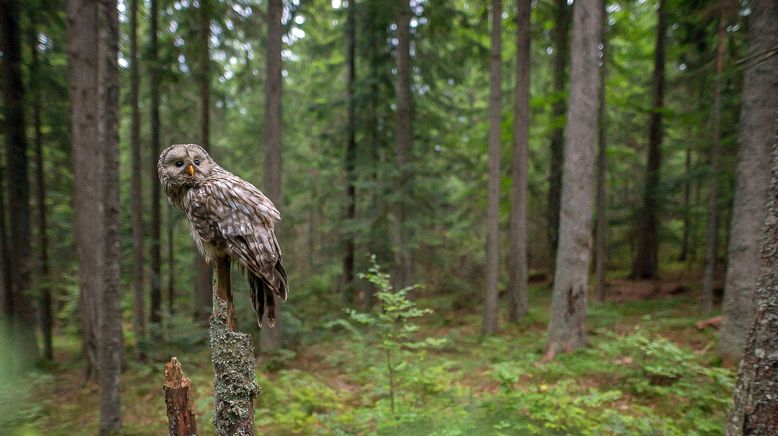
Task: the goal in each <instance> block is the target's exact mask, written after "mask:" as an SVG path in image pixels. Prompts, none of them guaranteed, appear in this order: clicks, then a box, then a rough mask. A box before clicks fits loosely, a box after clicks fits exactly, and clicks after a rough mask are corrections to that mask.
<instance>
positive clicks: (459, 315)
mask: <svg viewBox="0 0 778 436" xmlns="http://www.w3.org/2000/svg"><path fill="white" fill-rule="evenodd" d="M695 283H696V280H695ZM693 288H694V286H692V285H691V284H690V283H685V281H684V279H683V278H679V277H676V278H675V279H671V280H667V281H663V282H659V283H657V284H656V285H655V284H652V283H633V282H627V281H623V280H613V281H612V282H611V283H610V287H609V288H608V301H606V302H602V303H600V302H590V305H589V314H588V315H589V316H588V332H589V338H590V344H589V347H587V348H585V349H583V350H580V351H577V352H575V353H571V354H566V355H559V356H557V358H556V359H555V360H554V361H552V362H550V363H547V364H540V363H539V362H540V359H541V357H542V355H543V351H544V350H543V347H544V344H545V333H546V327H547V322H548V306H549V304H550V290H549V289H548V286H547V285H544V284H540V285H537V286H535V287H533V288H532V289H531V293H530V303H531V304H530V307H532V309H531V310H530V313H529V315H528V316H527V317H526V318H525V319H524V320H523V321H522V322H521V323H519V324H517V325H509V324H506V323H503V324H501V326H502V328H501V330H500V333H499V334H497V335H494V336H489V337H485V338H484V337H481V335H480V322H481V319H480V308H479V307H469V308H468V309H460V310H456V311H453V310H452V309H451V307H452V306H454V304H453V302H452V301H451V299H450V298H447V297H444V296H432V297H424V298H419V299H418V300H417V301H416V303H417V304H418V305H419V306H420V307H423V308H430V309H432V310H433V311H434V313H433V314H431V315H428V316H426V317H425V318H423V319H422V320H421V321H420V322H419V324H420V327H421V328H420V330H419V331H418V332H416V335H417V336H418V337H419V338H425V337H431V338H438V339H445V342H444V343H443V344H441V345H438V346H435V347H432V348H429V349H427V350H417V351H413V350H410V351H406V352H403V353H402V354H400V355H396V356H393V359H394V361H393V362H391V363H392V365H393V369H394V372H393V374H394V377H395V384H394V389H392V390H391V391H393V392H394V402H393V403H394V404H392V401H391V396H392V395H391V394H392V392H391V391H390V387H389V383H388V377H387V374H388V373H387V369H386V368H387V361H386V356H385V354H384V353H383V352H381V350H380V348H379V344H378V343H377V342H376V339H375V337H374V335H370V334H363V333H364V329H361V328H360V327H358V326H354V325H352V324H350V323H347V322H342V323H331V324H330V325H329V327H324V326H318V327H319V328H318V332H312V333H310V336H312V337H313V339H309V340H307V341H303V343H302V344H301V345H300V346H299V347H297V348H296V349H294V350H285V351H284V352H282V353H280V354H279V355H277V356H276V357H275V358H274V359H272V360H271V361H268V362H265V363H263V364H262V365H260V368H259V369H258V372H257V378H258V381H259V383H260V384H261V385H262V393H261V395H260V397H259V400H258V401H257V402H256V404H255V407H256V410H255V417H256V422H257V425H258V426H259V427H260V428H261V429H262V433H266V434H312V433H320V434H364V433H372V432H377V433H381V434H406V435H407V434H420V435H422V434H423V435H426V434H440V435H454V434H531V433H535V434H569V433H573V434H603V433H605V434H636V433H640V434H687V433H689V432H698V433H702V434H709V433H710V434H719V433H723V425H724V422H725V417H726V413H727V409H728V408H729V403H730V397H731V389H732V384H733V381H734V371H733V369H732V368H726V367H722V364H721V362H720V360H719V359H718V358H717V356H716V353H715V349H716V343H717V332H716V331H715V330H714V329H713V328H710V327H708V328H706V329H702V330H700V329H698V328H697V327H695V322H697V321H699V320H701V319H704V318H707V316H704V315H703V314H702V313H701V311H700V309H699V304H698V301H699V293H698V292H697V291H696V290H695V289H693ZM246 327H247V326H244V328H246ZM190 328H191V326H190ZM186 331H187V330H186V329H183V328H182V329H181V330H180V332H186ZM176 338H177V339H176V341H169V342H168V343H167V344H165V345H160V346H158V348H157V349H155V350H152V351H151V352H150V361H149V362H148V363H136V362H133V361H132V359H130V358H129V357H131V356H128V359H127V365H126V369H125V371H124V373H123V380H122V382H123V397H122V407H123V425H124V430H123V433H124V434H133V435H134V434H165V432H166V417H165V410H164V409H165V406H164V400H163V397H162V368H163V365H164V362H165V361H166V360H168V359H169V358H170V356H172V355H176V356H177V357H178V359H179V360H180V361H181V362H182V365H183V367H184V371H185V373H186V375H187V376H188V377H190V378H191V380H192V385H193V386H194V388H195V390H196V392H195V404H196V409H197V411H198V422H197V424H198V429H199V430H200V434H213V425H212V424H211V418H212V416H213V415H212V413H213V412H212V410H213V399H212V368H211V366H210V360H209V352H208V349H207V346H206V344H205V343H204V341H203V337H202V334H201V333H190V334H189V335H188V336H187V335H186V334H178V335H177V336H176ZM55 348H56V349H57V350H58V352H57V356H56V359H55V363H54V364H53V365H52V366H51V367H49V368H46V369H43V370H40V371H38V372H36V373H35V374H34V376H32V377H30V378H29V380H28V381H27V382H25V383H23V384H19V385H17V386H16V387H15V389H13V390H12V391H13V395H11V393H8V394H7V395H4V396H3V398H5V399H8V398H13V403H12V404H13V407H11V408H7V407H3V409H4V410H15V412H14V413H11V414H9V416H6V417H5V418H4V420H6V422H5V423H3V422H2V421H0V428H2V427H5V428H13V429H15V430H14V431H13V432H12V434H21V435H28V434H29V435H37V434H45V435H73V434H96V429H97V420H98V390H97V387H96V386H95V385H93V384H86V385H85V384H84V383H83V381H82V380H83V373H82V371H83V369H82V361H81V357H80V355H79V354H80V353H79V342H78V339H77V337H76V336H74V335H60V336H57V340H56V342H55ZM12 391H8V390H7V392H12ZM1 399H2V398H0V400H1ZM22 399H26V401H25V400H22ZM0 406H8V405H2V404H0ZM4 434H7V433H4Z"/></svg>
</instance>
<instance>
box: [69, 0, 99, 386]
mask: <svg viewBox="0 0 778 436" xmlns="http://www.w3.org/2000/svg"><path fill="white" fill-rule="evenodd" d="M66 11H67V24H68V84H69V97H70V116H71V120H70V123H71V126H70V130H71V143H72V147H73V154H72V159H73V210H74V212H75V220H74V225H73V227H74V229H73V230H74V240H75V245H76V257H77V259H78V277H79V298H78V300H79V311H80V314H81V337H82V340H83V348H84V357H85V362H84V373H85V377H86V379H87V380H97V334H98V315H97V314H98V308H99V304H100V302H99V299H100V297H101V295H102V290H103V289H102V286H103V277H102V275H101V272H102V271H103V262H104V260H105V259H104V257H103V249H104V247H105V241H104V239H103V235H104V234H105V220H104V219H103V215H102V214H101V213H100V205H101V203H102V201H103V197H102V189H101V188H102V186H103V183H102V182H103V181H102V180H101V176H102V166H103V162H101V160H100V157H101V156H102V149H101V147H100V136H99V132H98V125H97V120H98V119H99V112H98V110H99V108H98V104H97V103H98V95H97V83H98V82H97V68H98V44H97V40H98V35H97V22H98V21H97V4H96V0H91V1H89V2H83V1H80V0H69V1H68V2H66Z"/></svg>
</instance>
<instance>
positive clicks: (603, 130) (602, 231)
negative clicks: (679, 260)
mask: <svg viewBox="0 0 778 436" xmlns="http://www.w3.org/2000/svg"><path fill="white" fill-rule="evenodd" d="M605 6H606V5H605V1H604V0H603V2H602V10H601V13H602V18H601V21H602V23H601V24H602V42H601V43H602V61H601V62H602V64H601V65H600V89H599V93H598V94H597V100H598V101H597V112H598V113H599V115H598V118H599V119H598V121H599V123H598V125H597V199H596V204H597V228H596V231H595V235H596V238H595V244H594V247H595V248H594V254H595V263H594V282H595V283H596V284H597V300H598V301H605V262H606V260H607V259H608V251H607V250H608V246H607V239H606V237H607V231H608V217H607V215H606V214H607V212H608V208H607V200H608V197H607V193H606V190H605V171H606V167H605V161H606V157H607V151H608V142H607V139H608V137H607V133H608V131H607V125H606V120H605V116H606V111H605V77H606V75H607V73H608V12H607V11H606V9H605Z"/></svg>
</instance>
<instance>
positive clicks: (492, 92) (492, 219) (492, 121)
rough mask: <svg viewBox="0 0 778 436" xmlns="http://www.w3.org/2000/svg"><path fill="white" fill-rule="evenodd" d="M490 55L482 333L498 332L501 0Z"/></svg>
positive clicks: (495, 5) (493, 11)
mask: <svg viewBox="0 0 778 436" xmlns="http://www.w3.org/2000/svg"><path fill="white" fill-rule="evenodd" d="M491 21H492V31H491V40H492V44H491V55H490V56H489V179H488V186H487V191H488V192H487V206H486V295H485V296H484V320H483V326H482V329H481V330H482V332H483V334H493V333H497V303H498V301H497V297H498V295H497V291H498V290H497V285H498V282H499V278H500V118H501V117H500V115H501V114H500V112H501V109H502V108H501V101H500V94H501V92H500V91H501V78H500V68H501V67H502V62H501V61H502V59H501V50H502V47H501V46H502V43H501V39H502V1H501V0H492V9H491Z"/></svg>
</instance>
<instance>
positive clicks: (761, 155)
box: [719, 0, 778, 358]
mask: <svg viewBox="0 0 778 436" xmlns="http://www.w3.org/2000/svg"><path fill="white" fill-rule="evenodd" d="M748 20H749V22H748V38H749V47H748V56H749V57H754V56H755V60H754V61H753V62H752V63H751V64H750V65H749V66H748V67H747V68H746V70H745V78H744V83H743V97H742V98H743V106H742V109H741V112H740V139H739V142H740V150H739V151H738V164H737V174H736V186H735V199H734V204H733V207H732V226H731V231H730V239H729V256H728V259H729V262H728V265H727V275H726V283H725V286H724V303H723V307H722V313H723V322H722V326H721V336H720V337H721V342H720V344H719V347H720V350H721V352H722V354H724V355H725V356H730V357H734V358H739V356H740V354H741V353H742V352H743V346H744V344H745V339H746V335H747V333H748V329H749V328H750V327H751V324H752V320H753V316H754V303H753V297H754V289H756V277H757V274H758V271H759V269H758V259H759V237H760V235H761V226H762V224H763V223H764V217H765V199H766V198H767V197H766V196H767V189H768V186H769V180H770V166H769V162H770V158H769V156H770V151H769V150H770V143H771V141H773V140H774V136H773V135H774V132H773V131H772V130H771V126H772V123H773V122H774V117H775V110H776V108H778V75H776V73H775V72H776V71H778V56H772V57H764V53H765V52H766V51H767V50H769V49H771V48H773V47H775V46H776V45H778V4H776V2H774V1H770V0H757V1H754V2H753V12H752V13H751V14H750V15H749V17H748Z"/></svg>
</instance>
